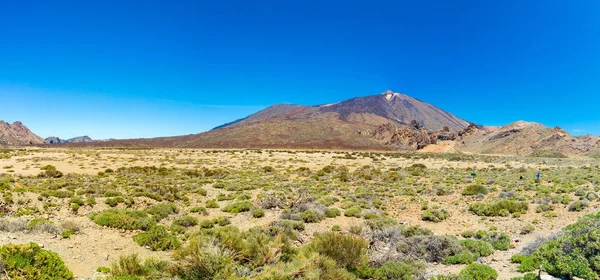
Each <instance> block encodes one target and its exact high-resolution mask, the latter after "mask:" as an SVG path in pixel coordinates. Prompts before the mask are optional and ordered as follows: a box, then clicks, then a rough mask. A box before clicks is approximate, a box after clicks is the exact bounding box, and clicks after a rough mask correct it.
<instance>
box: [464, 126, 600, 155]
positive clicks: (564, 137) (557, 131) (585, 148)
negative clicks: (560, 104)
mask: <svg viewBox="0 0 600 280" xmlns="http://www.w3.org/2000/svg"><path fill="white" fill-rule="evenodd" d="M459 147H460V150H461V151H466V152H473V153H481V154H503V155H519V156H544V155H549V156H551V155H555V156H560V155H564V156H571V155H581V154H585V153H589V152H592V151H595V150H598V149H600V138H599V137H595V136H590V135H586V136H581V137H575V136H573V135H571V134H569V133H568V132H566V131H564V130H563V129H561V128H559V127H555V128H549V127H546V126H544V125H542V124H539V123H533V122H524V121H518V122H514V123H511V124H509V125H506V126H503V127H501V128H496V129H494V130H492V131H477V132H474V133H472V134H471V135H468V136H465V137H464V138H463V139H462V143H461V144H460V145H459Z"/></svg>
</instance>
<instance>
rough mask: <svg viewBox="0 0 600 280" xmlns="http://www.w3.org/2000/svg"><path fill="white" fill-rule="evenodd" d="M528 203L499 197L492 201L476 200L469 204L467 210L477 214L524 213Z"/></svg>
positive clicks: (504, 214) (505, 214)
mask: <svg viewBox="0 0 600 280" xmlns="http://www.w3.org/2000/svg"><path fill="white" fill-rule="evenodd" d="M528 208H529V204H528V203H527V202H524V201H514V200H508V199H501V200H498V201H496V202H492V203H482V202H477V203H473V204H471V205H470V206H469V211H471V212H473V213H474V214H476V215H478V216H503V217H506V216H508V215H510V214H517V213H518V214H525V213H527V209H528Z"/></svg>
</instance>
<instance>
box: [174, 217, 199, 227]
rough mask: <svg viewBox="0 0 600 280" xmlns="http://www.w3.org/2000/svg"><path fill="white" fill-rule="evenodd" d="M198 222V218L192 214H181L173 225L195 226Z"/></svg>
mask: <svg viewBox="0 0 600 280" xmlns="http://www.w3.org/2000/svg"><path fill="white" fill-rule="evenodd" d="M197 224H198V219H197V218H196V217H192V216H190V215H185V216H181V217H179V218H177V219H175V220H174V221H173V225H177V226H182V227H193V226H195V225H197Z"/></svg>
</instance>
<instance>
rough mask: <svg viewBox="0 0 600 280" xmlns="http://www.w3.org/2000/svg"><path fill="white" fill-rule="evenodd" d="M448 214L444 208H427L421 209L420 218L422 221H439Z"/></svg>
mask: <svg viewBox="0 0 600 280" xmlns="http://www.w3.org/2000/svg"><path fill="white" fill-rule="evenodd" d="M449 216H450V214H449V213H448V211H446V210H445V209H435V208H429V209H427V210H425V211H423V214H422V215H421V219H422V220H423V221H430V222H434V223H439V222H441V221H443V220H445V219H447V218H448V217H449Z"/></svg>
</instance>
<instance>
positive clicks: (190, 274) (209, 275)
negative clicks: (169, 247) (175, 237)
mask: <svg viewBox="0 0 600 280" xmlns="http://www.w3.org/2000/svg"><path fill="white" fill-rule="evenodd" d="M175 259H176V260H178V261H179V263H180V264H179V266H180V269H179V270H178V274H179V276H181V278H182V279H235V278H233V277H234V276H235V274H234V268H235V267H234V263H235V262H234V260H233V252H232V251H231V250H229V249H227V248H225V247H223V245H221V244H220V243H219V242H218V241H217V240H216V239H214V238H209V239H199V238H193V239H191V240H190V242H189V243H188V244H187V245H186V246H184V247H182V248H181V249H179V250H177V251H176V252H175ZM230 277H231V278H230Z"/></svg>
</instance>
